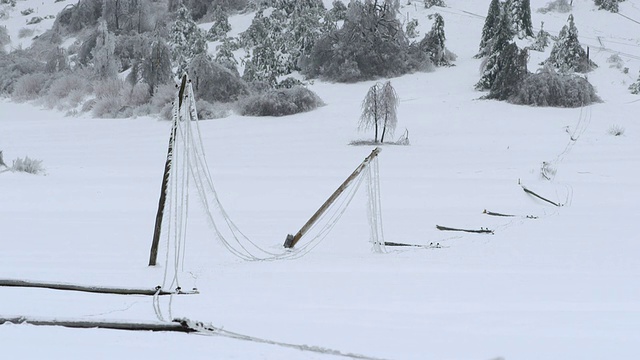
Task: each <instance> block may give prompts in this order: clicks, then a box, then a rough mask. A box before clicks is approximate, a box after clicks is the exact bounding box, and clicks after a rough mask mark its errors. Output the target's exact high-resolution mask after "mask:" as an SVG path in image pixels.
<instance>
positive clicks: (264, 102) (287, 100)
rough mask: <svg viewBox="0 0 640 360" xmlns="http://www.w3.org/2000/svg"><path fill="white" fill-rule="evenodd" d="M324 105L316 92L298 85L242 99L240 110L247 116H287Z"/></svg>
mask: <svg viewBox="0 0 640 360" xmlns="http://www.w3.org/2000/svg"><path fill="white" fill-rule="evenodd" d="M322 105H324V102H322V99H320V97H318V95H316V94H315V93H314V92H312V91H311V90H309V89H307V88H305V87H302V86H296V87H293V88H291V89H278V90H271V91H268V92H266V93H264V94H260V95H254V96H251V97H248V98H246V99H244V100H242V101H241V103H240V104H239V106H240V109H239V110H240V114H242V115H245V116H285V115H292V114H297V113H301V112H305V111H311V110H313V109H315V108H317V107H319V106H322Z"/></svg>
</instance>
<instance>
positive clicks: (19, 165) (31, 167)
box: [11, 156, 44, 174]
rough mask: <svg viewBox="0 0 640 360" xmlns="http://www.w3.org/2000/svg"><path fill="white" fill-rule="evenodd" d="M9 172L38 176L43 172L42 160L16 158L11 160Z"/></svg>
mask: <svg viewBox="0 0 640 360" xmlns="http://www.w3.org/2000/svg"><path fill="white" fill-rule="evenodd" d="M11 171H19V172H26V173H29V174H38V173H42V172H44V168H43V167H42V160H35V159H31V158H29V157H28V156H25V157H24V159H22V158H17V159H15V160H13V165H12V166H11Z"/></svg>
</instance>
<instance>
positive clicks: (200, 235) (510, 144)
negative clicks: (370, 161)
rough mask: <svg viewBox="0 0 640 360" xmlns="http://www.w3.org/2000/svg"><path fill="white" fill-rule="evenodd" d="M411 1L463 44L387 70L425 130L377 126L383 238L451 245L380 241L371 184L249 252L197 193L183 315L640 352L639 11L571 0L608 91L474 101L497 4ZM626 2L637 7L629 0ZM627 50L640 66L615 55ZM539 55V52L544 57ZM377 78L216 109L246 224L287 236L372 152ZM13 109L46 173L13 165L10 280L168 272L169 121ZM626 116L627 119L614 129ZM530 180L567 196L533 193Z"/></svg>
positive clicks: (3, 274)
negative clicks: (298, 238)
mask: <svg viewBox="0 0 640 360" xmlns="http://www.w3.org/2000/svg"><path fill="white" fill-rule="evenodd" d="M25 3H26V2H19V3H18V4H19V6H23V5H25ZM413 3H414V4H415V6H414V5H412V6H409V7H404V8H403V13H406V12H410V13H413V12H415V11H416V10H417V11H418V14H419V15H417V16H419V20H420V22H421V26H422V28H421V34H424V33H425V32H426V31H427V30H428V28H429V26H430V23H429V21H428V20H427V18H426V14H427V13H431V12H435V11H439V12H441V13H442V14H443V16H444V18H445V21H446V25H445V26H446V27H445V29H446V34H447V41H448V43H447V45H448V47H449V48H450V49H451V50H452V51H453V52H455V53H456V54H457V55H458V56H459V57H458V60H457V62H456V66H455V67H451V68H441V69H438V70H437V71H436V72H433V73H424V74H412V75H406V76H403V77H400V78H396V79H391V81H392V83H393V85H394V87H395V88H396V91H397V93H398V94H399V96H400V97H401V103H400V108H399V125H398V130H399V131H398V133H400V132H401V130H402V129H404V128H407V129H408V130H409V134H410V139H411V146H406V147H402V146H384V147H383V151H382V153H381V154H380V157H379V162H380V178H381V182H382V184H381V185H382V206H383V218H384V230H385V238H386V240H387V241H397V242H410V243H417V244H429V243H430V242H439V243H440V244H442V245H443V246H444V247H443V248H441V249H399V250H398V249H388V250H389V251H388V253H386V254H375V253H373V252H371V250H370V244H369V243H368V237H369V226H368V224H367V217H366V215H367V212H366V196H365V195H364V192H362V193H361V194H359V195H358V196H357V197H356V198H355V199H354V201H353V203H352V204H351V206H350V208H349V209H348V211H347V212H346V213H345V215H344V217H343V218H342V219H341V221H340V222H339V223H338V225H337V226H336V228H335V229H334V230H333V231H332V233H331V234H330V236H329V237H328V238H327V239H326V240H324V242H323V243H321V245H320V246H318V247H317V248H315V249H314V251H313V252H311V253H309V254H308V255H306V256H304V257H302V258H300V259H297V260H282V261H271V262H245V261H241V260H238V259H236V258H234V257H232V256H231V255H230V254H229V253H227V252H226V251H225V249H224V248H223V247H222V246H221V245H220V244H219V243H218V242H217V240H216V239H215V238H214V236H213V232H212V231H211V229H210V227H208V225H207V224H206V221H205V218H204V216H203V214H202V211H201V209H200V207H199V206H197V202H196V201H193V204H194V206H193V207H192V209H191V210H190V212H189V215H190V220H189V221H190V228H189V233H188V235H189V236H188V244H187V247H188V250H187V251H188V253H187V259H186V260H187V261H186V263H185V269H184V270H185V271H184V273H182V277H181V279H182V282H183V284H185V285H183V287H185V288H189V287H192V286H196V287H197V288H198V289H199V290H200V292H201V293H200V294H199V295H189V296H176V297H174V298H173V301H172V315H173V316H174V317H189V318H192V319H196V320H200V321H204V322H207V323H212V324H213V325H215V326H221V327H222V326H223V327H224V328H225V329H227V330H231V331H236V332H239V333H242V334H247V335H252V336H257V337H261V338H266V339H271V340H276V341H282V342H288V343H296V344H307V345H317V346H322V347H327V348H332V349H339V350H341V351H343V352H352V353H359V354H365V355H368V356H372V357H380V358H392V359H493V358H496V357H503V358H505V359H603V358H611V359H635V358H638V357H639V356H640V350H638V346H637V343H638V340H640V335H639V334H640V287H639V285H638V281H637V279H638V276H639V275H640V264H639V263H638V254H639V253H640V242H638V235H637V231H636V229H635V228H634V225H635V221H636V220H637V219H638V216H639V215H640V210H639V207H638V205H637V201H638V195H637V194H638V191H637V187H638V177H637V176H638V164H640V142H639V141H638V134H640V125H639V124H638V123H637V121H636V118H635V117H634V115H635V114H636V113H637V110H638V106H639V105H638V104H639V102H638V99H639V98H638V97H637V96H634V95H631V94H629V93H628V91H627V89H626V88H627V87H628V85H629V84H630V83H631V82H632V81H634V80H635V79H636V76H637V73H638V70H639V69H640V61H639V60H638V56H640V53H638V46H639V39H638V38H637V37H634V36H635V34H637V26H638V25H637V24H635V23H633V22H631V21H629V20H625V19H624V18H622V17H620V16H619V15H615V14H610V13H606V12H602V11H596V10H595V8H594V6H593V5H592V2H591V1H588V0H575V1H574V16H575V18H576V25H577V27H578V29H579V31H580V39H581V40H582V41H583V42H584V43H585V44H590V45H592V46H595V45H596V44H597V41H598V40H597V38H598V37H600V39H601V41H602V42H603V44H604V47H605V48H606V49H602V50H599V51H598V50H594V48H592V52H591V53H592V58H593V59H594V61H595V62H596V63H598V64H599V65H600V67H599V68H598V69H597V70H596V71H594V72H593V73H590V74H589V75H588V77H589V81H590V82H591V83H592V84H593V85H594V86H596V88H597V89H598V93H599V95H600V96H601V97H602V99H603V100H604V102H603V103H600V104H595V105H592V106H589V107H585V108H582V109H580V108H578V109H552V108H534V107H524V106H514V105H510V104H507V103H503V102H495V101H482V100H478V98H479V97H480V96H481V95H482V94H481V93H478V92H476V91H474V90H473V84H474V83H475V82H476V81H477V79H478V77H479V75H478V68H479V65H480V61H479V60H475V59H472V56H473V55H474V53H475V51H476V50H477V43H478V39H479V34H480V29H481V27H482V24H483V20H482V19H481V18H479V17H477V16H474V15H473V14H479V15H484V14H486V7H487V6H488V2H479V1H475V0H459V1H454V0H448V1H447V4H448V5H449V6H450V7H449V8H446V9H441V8H433V9H431V10H429V11H425V10H423V9H421V3H417V2H413ZM485 3H487V4H485ZM531 3H532V8H534V9H536V8H539V7H542V6H543V5H544V4H545V3H546V1H531ZM621 13H623V14H625V15H626V16H629V17H631V18H634V19H640V10H639V9H638V5H637V4H635V3H634V2H633V1H626V2H624V3H622V4H621ZM567 16H568V14H553V13H549V14H546V15H542V14H539V13H535V12H534V14H533V21H534V25H536V26H538V25H539V22H540V20H544V21H545V29H547V30H548V31H551V32H554V31H555V32H556V33H557V32H558V31H559V29H560V27H561V26H562V25H563V24H564V22H565V21H566V17H567ZM612 51H613V52H615V51H619V52H622V54H621V55H620V56H621V58H622V59H623V60H624V62H625V64H624V65H625V66H627V67H629V69H630V71H629V74H623V73H622V72H621V71H620V70H618V69H615V68H610V67H609V64H608V63H607V62H606V59H607V58H608V57H609V56H610V55H611V54H612V53H613V52H612ZM547 53H548V52H547ZM629 55H632V56H629ZM545 56H546V55H542V56H541V55H538V54H535V53H532V55H531V62H530V67H529V70H530V71H535V69H536V68H537V65H536V63H537V62H539V61H540V60H542V59H544V58H545ZM372 84H373V82H365V83H359V84H350V85H344V84H330V83H324V82H321V81H315V83H314V84H313V85H311V86H310V88H311V89H312V90H313V91H315V92H316V93H317V94H318V95H319V96H320V97H321V98H322V99H323V100H324V101H325V102H326V103H327V105H326V106H324V107H322V108H320V109H318V110H316V111H313V112H310V113H305V114H299V115H295V116H289V117H283V118H251V117H240V116H236V115H232V116H230V117H228V118H224V119H219V120H211V121H203V122H202V123H201V127H202V130H203V136H204V141H205V144H206V150H207V156H208V160H209V164H210V165H211V169H210V170H211V172H212V174H213V177H214V180H215V182H216V187H217V190H218V192H219V195H220V196H221V200H222V202H223V204H224V205H225V206H226V208H227V210H228V212H229V214H230V216H231V217H232V218H233V219H234V221H235V222H236V223H237V225H238V226H239V227H240V228H241V229H242V230H243V231H244V232H245V233H246V234H247V235H248V236H249V237H250V238H252V239H253V240H255V241H256V242H258V243H259V244H260V245H261V246H263V247H266V248H269V249H272V250H274V251H277V250H278V249H279V247H280V246H281V244H282V242H283V241H284V238H285V236H286V234H287V233H294V232H296V231H297V230H298V229H299V228H300V226H302V224H304V222H305V221H306V220H307V218H308V217H309V216H310V215H311V214H312V213H313V212H314V211H315V210H316V209H317V207H318V206H319V205H320V204H321V203H322V202H323V201H324V200H325V199H326V198H327V197H328V196H329V195H330V194H331V192H332V191H333V190H334V189H335V188H336V187H337V186H338V185H339V184H340V183H341V182H342V181H343V179H344V178H345V177H346V176H347V175H348V174H349V173H350V172H351V171H352V170H353V169H354V168H355V167H356V166H357V165H358V164H359V163H360V161H362V159H363V158H364V157H365V156H366V155H368V154H369V152H370V150H371V149H370V148H369V147H355V146H349V145H348V143H349V142H350V141H352V140H355V139H360V138H367V137H369V136H370V134H362V133H358V132H357V131H356V126H357V119H358V116H359V111H360V107H359V106H360V102H361V100H362V98H363V97H364V95H365V93H366V91H367V89H368V88H369V87H370V86H371V85H372ZM0 112H1V117H0V124H1V126H2V131H1V132H0V150H4V156H5V162H7V163H9V164H10V162H11V160H12V159H15V158H17V157H23V156H25V155H28V156H29V157H32V158H36V159H41V160H43V164H44V167H45V168H46V175H44V176H43V175H38V176H34V175H29V174H24V173H12V172H3V173H1V174H0V183H1V184H2V189H3V191H2V192H1V193H0V245H1V249H2V251H1V252H0V278H14V279H32V280H49V281H64V282H70V283H81V284H100V285H110V286H117V285H119V286H134V287H154V286H155V285H157V284H159V283H161V282H162V277H163V271H164V269H163V267H162V266H161V267H158V268H148V267H147V266H146V263H147V259H148V251H149V245H150V242H151V235H152V229H153V221H154V217H155V210H156V209H155V207H156V205H157V196H158V192H159V187H160V180H161V174H162V166H163V164H164V157H165V155H166V145H167V140H168V136H169V130H170V124H169V123H168V122H164V121H158V120H156V119H152V118H137V119H123V120H122V119H121V120H111V119H109V120H105V119H91V118H88V117H87V116H79V117H64V116H63V115H62V114H61V113H58V112H55V111H49V110H42V109H38V108H36V107H34V106H33V105H30V104H16V103H12V102H9V101H7V100H2V102H0ZM612 125H618V126H620V127H622V128H623V129H624V130H625V133H624V135H622V136H617V137H616V136H612V135H610V134H609V133H608V130H609V128H610V127H611V126H612ZM567 130H568V131H569V133H573V134H576V135H577V136H578V139H577V141H575V142H574V141H571V139H570V135H569V134H568V133H567ZM543 161H546V162H549V163H551V165H552V166H553V167H554V168H555V169H556V170H557V175H556V176H555V178H554V179H553V181H547V180H544V179H542V178H541V176H540V168H541V165H542V162H543ZM0 171H1V170H0ZM519 181H520V182H521V183H522V184H525V185H526V186H527V187H529V188H530V189H532V190H534V191H537V192H539V193H541V194H543V195H546V196H547V197H549V198H551V199H552V200H554V201H558V202H561V203H563V204H565V206H563V207H560V208H558V207H554V206H551V205H550V204H547V203H544V202H542V201H539V200H536V199H534V198H532V197H530V196H528V195H526V194H525V193H524V192H523V191H522V189H521V187H520V186H519V185H518V182H519ZM634 194H636V195H634ZM484 209H487V210H490V211H496V212H504V213H510V214H516V215H520V217H516V218H496V217H489V216H487V215H483V214H482V211H483V210H484ZM525 215H534V216H537V217H538V219H535V220H531V219H526V218H523V217H522V216H525ZM436 224H439V225H445V226H452V227H465V228H480V227H488V228H491V229H495V234H494V235H478V234H466V233H446V232H440V231H438V230H436V228H435V225H436ZM303 241H304V239H303ZM0 299H1V300H0V315H3V316H14V315H25V316H32V317H45V318H56V317H59V318H74V319H78V318H80V319H85V320H91V319H122V320H144V321H153V320H156V316H155V314H154V311H153V306H152V299H151V298H148V297H138V296H115V295H113V296H111V295H97V294H81V293H72V292H58V291H50V290H37V289H18V288H0ZM168 305H169V304H168V299H163V309H164V310H165V311H166V309H167V308H168ZM0 346H1V347H2V353H3V354H5V355H8V356H9V357H11V358H15V357H22V358H28V359H29V358H41V357H42V358H44V357H46V358H56V359H57V358H70V359H80V358H88V357H91V358H105V359H107V358H109V359H112V358H117V357H120V358H175V357H178V356H181V357H191V358H219V359H233V358H237V359H260V358H264V359H274V358H278V359H298V358H305V359H306V358H308V359H324V358H330V357H331V356H329V355H321V354H316V353H311V352H300V351H298V350H292V349H286V348H282V347H279V346H272V345H266V344H259V343H252V342H246V341H239V340H233V339H228V338H224V337H216V336H201V335H184V334H170V333H146V332H135V333H133V332H124V331H110V330H74V329H65V328H55V327H34V326H28V325H2V326H0Z"/></svg>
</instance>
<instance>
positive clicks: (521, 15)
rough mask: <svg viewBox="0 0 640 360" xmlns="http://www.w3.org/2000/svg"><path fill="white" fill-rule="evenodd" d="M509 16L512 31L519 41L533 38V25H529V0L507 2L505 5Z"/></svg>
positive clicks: (510, 0) (509, 0)
mask: <svg viewBox="0 0 640 360" xmlns="http://www.w3.org/2000/svg"><path fill="white" fill-rule="evenodd" d="M505 7H506V9H507V11H509V13H510V15H511V22H512V24H513V31H514V32H515V33H516V35H518V37H519V38H520V39H522V38H525V37H533V24H532V23H531V3H530V1H529V0H507V3H506V4H505Z"/></svg>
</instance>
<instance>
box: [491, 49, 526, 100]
mask: <svg viewBox="0 0 640 360" xmlns="http://www.w3.org/2000/svg"><path fill="white" fill-rule="evenodd" d="M528 58H529V54H528V53H527V50H520V49H519V48H518V46H517V45H516V44H515V43H510V44H508V45H507V46H506V47H505V48H504V49H503V50H502V51H501V52H500V55H499V56H498V58H497V63H496V66H497V68H498V69H500V70H499V71H498V72H497V74H496V78H495V79H494V81H493V84H492V85H491V89H490V91H489V95H487V98H489V99H497V100H507V99H509V98H511V97H513V96H515V95H517V93H518V90H519V88H520V85H521V84H522V81H523V80H524V79H526V77H527V76H528V75H529V72H528V71H527V60H528Z"/></svg>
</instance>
